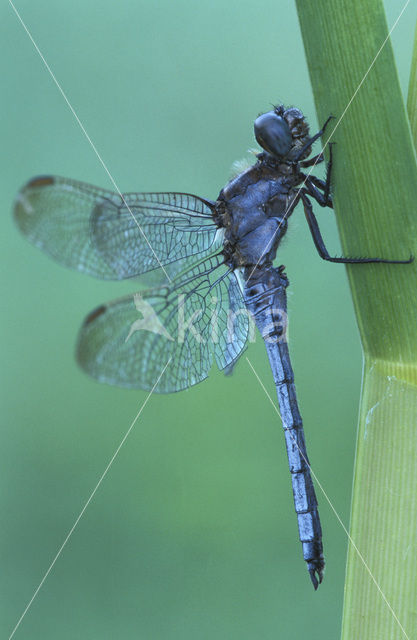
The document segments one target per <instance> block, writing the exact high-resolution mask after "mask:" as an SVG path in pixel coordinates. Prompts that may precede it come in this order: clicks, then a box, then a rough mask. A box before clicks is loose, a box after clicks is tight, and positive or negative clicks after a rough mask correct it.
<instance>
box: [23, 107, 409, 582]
mask: <svg viewBox="0 0 417 640" xmlns="http://www.w3.org/2000/svg"><path fill="white" fill-rule="evenodd" d="M329 121H330V118H329V119H328V120H327V121H326V123H325V124H324V126H323V128H322V129H321V130H320V131H319V132H318V133H317V134H315V135H314V136H310V134H309V126H308V123H307V121H306V119H305V117H304V115H303V114H302V112H301V111H300V110H299V109H297V108H293V107H292V108H285V107H284V106H283V105H278V106H276V107H274V109H273V110H272V111H269V112H267V113H264V114H262V115H260V116H259V117H258V118H257V119H256V120H255V124H254V129H255V137H256V140H257V142H258V143H259V145H260V146H261V148H262V151H261V152H260V153H258V154H257V156H256V161H255V163H254V164H253V165H252V166H251V167H250V168H248V169H247V170H245V171H243V172H242V173H240V174H239V175H237V176H236V177H235V178H233V179H232V180H231V181H230V182H229V183H228V184H227V185H226V186H225V187H224V188H223V189H222V190H221V191H220V193H219V195H218V197H217V199H216V200H215V201H213V200H207V199H204V198H201V197H198V196H195V195H191V194H187V193H125V194H118V193H114V192H111V191H107V190H105V189H100V188H97V187H94V186H91V185H89V184H86V183H83V182H78V181H76V180H71V179H67V178H60V177H56V176H40V177H36V178H33V179H32V180H30V181H29V182H28V183H27V184H26V185H25V186H24V187H23V188H22V189H21V190H20V192H19V193H18V195H17V198H16V202H15V208H14V213H15V219H16V221H17V224H18V226H19V228H20V230H21V232H22V233H23V234H24V235H25V236H26V237H27V238H28V239H29V240H30V241H31V242H32V243H33V244H35V245H36V246H38V247H39V248H41V249H42V250H43V251H45V252H46V253H47V254H49V255H50V256H51V257H52V258H54V259H55V260H56V261H58V262H59V263H61V264H63V265H65V266H66V267H70V268H72V269H76V270H77V271H81V272H83V273H87V274H88V275H91V276H94V277H97V278H102V279H110V280H123V279H126V278H134V277H136V276H139V275H142V274H146V273H148V272H153V273H154V274H155V276H154V282H156V283H157V286H153V287H152V288H150V289H148V290H146V291H141V292H140V293H136V294H134V295H130V296H127V297H124V298H121V299H119V300H115V301H113V302H110V303H108V304H103V305H101V306H99V307H98V308H96V309H95V310H94V311H92V312H91V313H90V314H89V315H88V316H87V317H86V319H85V321H84V323H83V325H82V327H81V330H80V333H79V337H78V343H77V359H78V362H79V364H80V365H81V367H82V368H83V369H84V370H85V371H86V372H87V373H88V374H90V375H91V376H93V377H94V378H95V379H96V380H98V381H100V382H104V383H108V384H111V385H119V386H122V387H130V388H140V389H148V390H150V389H153V388H154V390H155V391H157V392H159V393H171V392H175V391H181V390H182V389H187V388H188V387H191V386H192V385H195V384H197V383H199V382H201V381H202V380H204V379H205V378H207V376H208V374H209V371H210V368H211V367H212V364H213V360H215V362H216V364H217V366H218V367H219V369H221V370H224V371H225V372H230V371H231V369H232V368H233V366H234V364H235V363H236V362H237V360H238V358H239V357H240V355H241V354H242V352H243V350H244V349H245V346H246V344H247V342H248V338H249V334H250V330H251V318H253V319H254V321H255V324H256V326H257V328H258V330H259V332H260V333H261V335H262V337H263V339H264V342H265V346H266V350H267V354H268V358H269V362H270V365H271V369H272V374H273V378H274V382H275V385H276V390H277V395H278V402H279V407H280V413H281V418H282V425H283V428H284V435H285V441H286V448H287V454H288V462H289V467H290V472H291V479H292V489H293V496H294V505H295V511H296V514H297V519H298V529H299V537H300V541H301V544H302V549H303V557H304V560H305V562H306V563H307V569H308V572H309V574H310V577H311V581H312V583H313V586H314V588H315V589H317V587H318V585H319V583H320V582H321V581H322V578H323V570H324V565H325V561H324V555H323V545H322V531H321V525H320V518H319V513H318V507H317V498H316V495H315V491H314V486H313V481H312V478H311V473H310V463H309V460H308V456H307V450H306V445H305V439H304V431H303V423H302V419H301V415H300V412H299V408H298V404H297V397H296V391H295V386H294V374H293V370H292V367H291V362H290V356H289V351H288V343H287V339H286V324H287V323H286V313H287V302H286V289H287V286H288V279H287V277H286V275H285V271H284V266H278V267H275V266H274V265H273V262H274V260H275V258H276V254H277V250H278V247H279V244H280V241H281V239H282V238H283V236H284V234H285V233H286V231H287V225H288V219H289V217H290V215H291V214H292V212H293V211H294V209H295V207H296V205H297V204H298V203H299V202H301V203H302V204H303V207H304V212H305V216H306V219H307V223H308V225H309V228H310V231H311V234H312V238H313V241H314V244H315V246H316V248H317V251H318V253H319V255H320V257H321V258H323V259H324V260H327V261H330V262H336V263H349V264H352V263H353V264H357V263H369V262H386V263H408V262H410V261H411V260H412V258H410V259H409V260H384V259H381V258H343V257H341V258H334V257H331V256H330V255H329V253H328V251H327V249H326V247H325V244H324V242H323V239H322V236H321V233H320V230H319V226H318V223H317V219H316V217H315V215H314V212H313V207H312V203H311V199H313V200H315V201H316V202H317V203H318V204H319V205H320V206H321V207H332V206H333V205H332V197H331V194H330V181H331V168H332V153H331V147H330V160H329V163H328V166H327V173H326V179H325V180H321V179H319V178H318V177H316V176H314V175H311V173H308V174H306V173H304V172H303V170H304V169H305V168H307V167H314V166H315V165H316V164H317V163H319V162H322V161H323V160H324V158H323V154H322V153H319V154H317V155H316V156H314V157H312V158H310V159H308V158H309V156H310V154H311V150H312V145H313V143H314V142H315V141H316V140H317V139H319V138H320V137H321V136H322V134H323V132H324V130H325V127H326V126H327V124H328V123H329ZM167 362H168V363H169V364H168V367H167V368H166V370H165V371H164V374H163V375H162V376H161V372H162V371H163V370H164V367H165V366H166V364H167ZM155 383H156V386H155Z"/></svg>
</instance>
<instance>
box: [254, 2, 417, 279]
mask: <svg viewBox="0 0 417 640" xmlns="http://www.w3.org/2000/svg"><path fill="white" fill-rule="evenodd" d="M409 3H410V0H407V2H406V3H405V5H404V6H403V8H402V9H401V11H400V13H399V15H398V17H397V19H396V20H395V22H394V24H393V25H392V27H391V29H390V30H389V32H388V35H387V37H386V38H385V40H384V42H383V43H382V44H381V46H380V48H379V49H378V51H377V53H376V55H375V57H374V59H373V60H372V62H371V64H370V65H369V67H368V70H367V71H366V73H365V75H364V76H363V78H362V80H361V81H360V83H359V84H358V86H357V87H356V89H355V91H354V92H353V95H352V97H351V99H350V100H349V102H348V103H347V105H346V107H345V109H344V111H343V113H342V115H341V116H340V118H339V119H338V120H337V121H336V124H335V126H334V127H333V130H332V132H331V134H330V135H329V137H328V138H327V141H326V143H325V145H324V146H323V147H322V151H321V152H322V153H323V151H324V150H325V148H326V147H327V145H328V144H329V142H330V140H331V139H332V138H333V135H334V132H335V131H336V129H337V127H338V126H339V125H340V123H341V122H342V120H343V118H344V117H345V115H346V112H347V110H348V109H349V107H350V105H351V104H352V102H353V100H354V99H355V97H356V95H357V93H358V91H359V89H360V88H361V86H362V85H363V83H364V82H365V80H366V78H367V77H368V74H369V72H370V71H371V69H372V67H373V66H374V64H375V62H376V61H377V59H378V57H379V55H380V53H381V51H382V49H383V48H384V47H385V45H386V44H387V42H388V40H389V37H390V35H391V34H392V32H393V31H394V29H395V27H396V26H397V24H398V21H399V19H400V18H401V16H402V15H403V13H404V11H405V10H406V8H407V6H408V5H409ZM317 162H318V158H317V160H316V161H315V163H314V164H313V165H312V166H311V168H310V171H309V172H308V173H307V175H306V177H305V180H304V182H303V183H302V185H301V186H300V187H299V189H298V191H301V189H302V188H303V187H304V185H305V183H306V182H307V179H308V178H309V177H310V175H311V173H312V172H313V170H314V168H315V166H316V164H317ZM288 212H289V207H287V209H286V211H285V212H284V215H283V217H282V220H281V222H280V223H279V225H278V227H277V228H276V229H275V231H274V233H273V234H272V237H271V238H270V239H269V241H268V243H267V245H266V247H265V249H264V250H263V252H262V255H261V257H260V258H259V260H258V261H257V263H256V264H255V266H254V267H253V269H252V271H251V272H250V274H249V276H248V278H247V280H246V282H248V280H250V278H251V277H252V275H253V273H254V271H255V270H256V268H257V267H258V265H259V263H260V261H261V260H262V258H263V257H264V256H265V255H266V253H267V252H268V251H269V248H270V247H271V245H272V243H273V241H274V239H275V238H276V235H277V233H278V232H279V230H280V228H281V227H282V225H283V224H284V222H285V220H286V218H287V216H288Z"/></svg>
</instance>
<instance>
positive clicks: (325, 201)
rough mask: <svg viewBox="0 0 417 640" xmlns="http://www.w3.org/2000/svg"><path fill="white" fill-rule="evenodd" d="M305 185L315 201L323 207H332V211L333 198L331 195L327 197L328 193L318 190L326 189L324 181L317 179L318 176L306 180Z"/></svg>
mask: <svg viewBox="0 0 417 640" xmlns="http://www.w3.org/2000/svg"><path fill="white" fill-rule="evenodd" d="M320 183H321V184H320ZM305 185H306V189H307V192H308V195H309V196H311V197H312V198H314V200H315V201H316V202H318V204H319V205H320V206H321V207H330V208H331V209H333V200H332V196H331V195H330V194H329V193H327V195H326V193H321V191H319V188H318V187H320V188H321V189H325V188H326V187H325V185H326V183H325V182H324V180H320V178H316V176H308V177H307V178H306V181H305Z"/></svg>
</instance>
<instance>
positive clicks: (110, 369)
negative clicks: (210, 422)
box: [77, 255, 249, 393]
mask: <svg viewBox="0 0 417 640" xmlns="http://www.w3.org/2000/svg"><path fill="white" fill-rule="evenodd" d="M239 296H240V297H239ZM231 304H232V306H233V309H234V310H235V311H236V309H237V308H238V307H243V306H244V304H243V298H242V295H241V293H240V290H239V288H238V286H237V284H236V280H235V276H234V274H233V273H231V272H230V270H228V269H227V267H225V266H224V265H223V264H222V259H221V256H218V255H214V256H213V255H212V256H210V257H209V258H206V259H205V260H202V261H200V262H199V263H197V264H195V265H193V266H192V267H190V268H189V269H187V270H186V271H185V272H183V273H181V274H180V275H178V276H177V277H176V278H175V280H174V281H173V282H172V283H171V284H170V285H169V286H164V287H159V288H155V289H149V290H147V291H143V292H140V293H138V294H135V295H132V296H128V297H126V298H123V299H121V300H116V301H115V302H112V303H109V304H107V305H103V306H101V307H98V308H97V309H96V310H95V311H93V312H92V313H91V314H90V315H89V316H88V317H87V318H86V320H85V322H84V324H83V326H82V328H81V331H80V335H79V339H78V347H77V357H78V361H79V363H80V365H81V366H82V367H83V369H85V370H86V372H87V373H89V374H90V375H92V376H93V377H94V378H96V379H97V380H99V381H100V382H106V383H108V384H113V385H118V386H123V387H136V388H141V389H148V390H149V389H152V388H153V386H154V384H155V383H156V381H157V379H158V377H159V375H160V374H161V372H162V371H163V369H164V367H165V365H166V364H167V363H169V364H168V367H167V369H166V371H165V372H164V374H163V376H162V377H161V379H160V381H159V382H158V384H157V387H156V389H155V390H156V391H157V392H159V393H169V392H173V391H180V390H182V389H186V388H188V387H190V386H192V385H194V384H197V383H198V382H201V381H202V380H204V379H205V378H206V377H207V376H208V373H209V371H210V368H211V366H212V363H213V356H215V358H216V361H217V364H218V366H219V367H220V368H221V369H227V368H228V367H230V366H231V365H232V364H233V362H235V361H236V359H237V358H238V357H239V355H240V353H241V352H242V350H243V348H244V346H245V343H246V340H247V335H248V326H249V321H248V317H247V315H246V316H244V315H240V316H239V323H238V325H239V330H232V331H230V325H229V323H228V317H229V315H230V312H231ZM233 309H232V311H233Z"/></svg>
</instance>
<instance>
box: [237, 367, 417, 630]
mask: <svg viewBox="0 0 417 640" xmlns="http://www.w3.org/2000/svg"><path fill="white" fill-rule="evenodd" d="M246 362H247V363H248V365H249V366H250V368H251V369H252V371H253V373H254V375H255V377H256V379H257V380H258V382H259V384H260V385H261V387H262V389H263V390H264V392H265V394H266V396H267V398H268V400H269V402H270V403H271V404H272V406H273V408H274V409H275V411H276V413H277V414H278V416H279V417H280V419H281V420H282V417H281V414H280V412H279V410H278V407H277V406H276V405H275V402H274V401H273V400H272V398H271V396H270V395H269V393H268V391H267V389H266V388H265V385H264V384H263V382H262V380H261V379H260V377H259V375H258V374H257V372H256V371H255V368H254V366H253V364H252V363H251V361H250V360H249V358H248V357H247V356H246ZM289 434H290V436H291V438H292V440H293V442H294V444H295V446H296V447H297V449H298V451H299V452H300V454H301V456H302V458H303V459H304V462H305V463H306V464H307V466H308V468H309V470H310V473H311V475H312V476H313V478H314V482H315V483H316V484H317V485H318V486H319V487H320V490H321V492H322V494H323V495H324V497H325V498H326V500H327V502H328V504H329V506H330V508H331V510H332V511H333V513H334V515H335V516H336V519H337V521H338V522H339V524H340V526H341V527H342V529H343V531H344V532H345V534H346V536H347V539H348V540H349V542H350V544H351V545H352V547H353V548H354V549H355V551H356V553H357V554H358V557H359V559H360V560H361V562H362V564H363V566H364V567H365V569H366V571H367V572H368V574H369V576H370V577H371V579H372V581H373V583H374V585H375V586H376V588H377V589H378V591H379V593H380V595H381V597H382V599H383V600H384V602H385V604H386V605H387V607H388V609H389V611H390V613H391V615H392V616H393V618H394V620H395V621H396V623H397V624H398V626H399V627H400V629H401V631H402V633H403V634H404V637H405V638H406V639H407V640H410V638H409V636H408V635H407V633H406V631H405V629H404V627H403V626H402V624H401V622H400V620H399V619H398V616H397V615H396V613H395V611H394V609H393V608H392V606H391V605H390V603H389V601H388V599H387V597H386V595H385V593H384V592H383V591H382V589H381V587H380V586H379V584H378V582H377V580H376V578H375V576H374V575H373V573H372V571H371V569H370V568H369V565H368V564H367V562H366V560H365V558H364V557H363V555H362V554H361V552H360V551H359V549H358V547H357V546H356V544H355V542H354V541H353V540H352V537H351V535H350V533H349V531H348V530H347V528H346V527H345V525H344V523H343V520H342V519H341V517H340V516H339V514H338V512H337V511H336V508H335V507H334V506H333V503H332V501H331V500H330V498H329V496H328V495H327V493H326V491H325V490H324V487H323V485H322V484H321V482H320V480H319V479H318V477H317V475H316V474H315V473H314V471H313V469H312V468H311V465H310V463H309V461H308V460H307V458H306V457H305V455H304V453H303V452H302V451H301V449H300V447H299V446H298V443H297V442H296V440H295V438H294V436H293V435H292V433H291V432H290V431H289Z"/></svg>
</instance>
